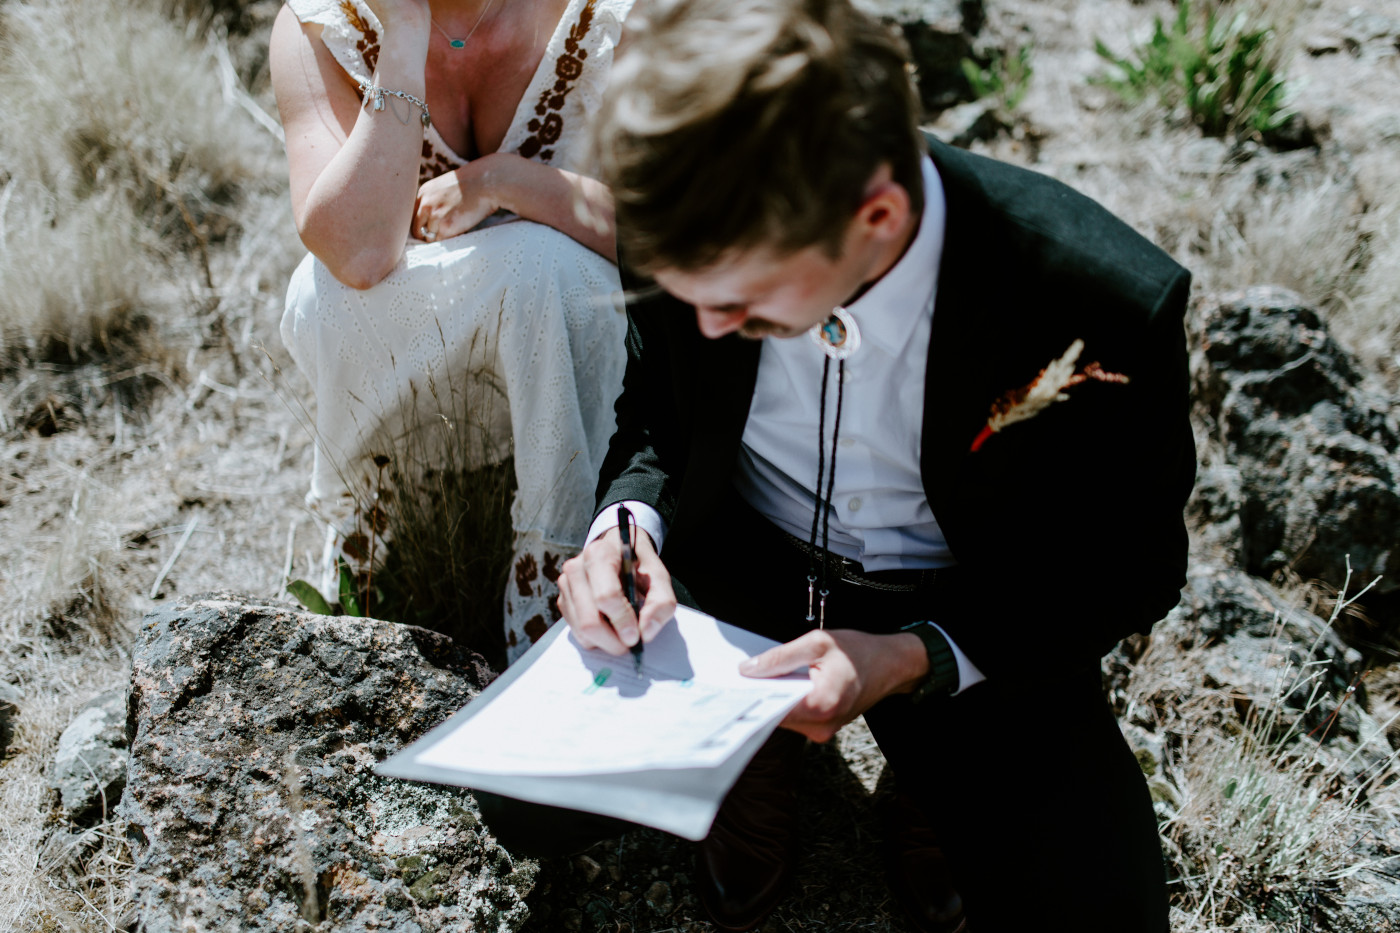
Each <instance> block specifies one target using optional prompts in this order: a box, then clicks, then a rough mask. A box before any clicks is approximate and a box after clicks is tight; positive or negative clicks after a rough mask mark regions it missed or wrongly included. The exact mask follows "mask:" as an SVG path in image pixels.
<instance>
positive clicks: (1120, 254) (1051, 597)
mask: <svg viewBox="0 0 1400 933" xmlns="http://www.w3.org/2000/svg"><path fill="white" fill-rule="evenodd" d="M929 152H930V155H931V156H932V158H933V161H934V163H935V165H936V166H937V167H938V173H939V176H940V177H941V179H942V182H943V186H944V190H945V193H946V196H947V233H946V237H945V245H944V247H943V256H942V261H941V263H940V266H939V278H938V291H937V298H936V304H935V311H934V317H933V329H932V337H931V339H930V341H929V348H928V371H927V377H926V379H927V382H926V387H925V392H924V414H923V425H922V432H923V433H922V459H921V463H920V469H921V472H922V475H923V483H924V490H925V492H926V493H927V496H928V501H929V505H930V506H931V507H932V509H933V514H934V517H935V518H936V519H937V521H938V524H939V527H940V528H941V529H942V531H943V533H944V535H945V537H946V539H947V542H948V545H949V547H950V548H951V550H952V553H953V556H954V557H955V558H956V559H957V561H958V566H957V568H955V569H954V570H953V571H951V572H947V573H943V572H940V573H939V574H938V578H937V581H936V582H935V584H934V585H933V586H932V588H931V590H930V595H929V597H928V606H927V618H928V619H930V620H932V621H935V622H937V623H938V624H939V625H941V626H942V627H943V628H944V629H945V631H947V633H948V634H949V636H950V637H951V638H952V639H953V640H954V641H955V642H956V643H957V644H958V646H959V647H960V648H962V649H963V651H965V652H966V653H967V655H968V656H969V657H970V658H971V659H972V660H973V661H974V662H975V663H976V664H977V665H978V666H979V667H980V668H981V669H982V671H983V672H985V673H986V675H987V676H988V677H989V678H992V679H1000V678H1003V677H1008V678H1018V677H1023V676H1046V675H1049V676H1054V675H1055V674H1056V673H1057V672H1063V671H1066V670H1068V669H1075V668H1083V667H1085V666H1088V665H1092V664H1096V663H1097V659H1098V658H1099V657H1101V656H1102V655H1103V654H1104V653H1106V652H1107V651H1108V650H1110V649H1111V648H1112V647H1113V645H1114V644H1115V643H1117V641H1118V640H1119V639H1121V638H1123V637H1124V636H1125V635H1128V634H1130V633H1132V632H1134V631H1146V630H1147V629H1148V628H1150V627H1151V626H1152V624H1153V623H1154V622H1156V621H1157V620H1158V619H1160V618H1161V617H1162V616H1164V615H1165V614H1166V613H1167V611H1168V610H1170V609H1171V608H1172V606H1174V605H1175V604H1176V602H1177V599H1178V597H1179V593H1180V588H1181V586H1182V585H1183V583H1184V581H1185V570H1186V549H1187V538H1186V528H1185V524H1184V521H1183V515H1182V512H1183V507H1184V505H1185V502H1186V498H1187V496H1188V494H1189V493H1190V490H1191V485H1192V482H1193V479H1194V476H1195V445H1194V443H1193V440H1192V435H1191V427H1190V424H1189V422H1188V417H1187V412H1188V404H1189V402H1188V389H1187V363H1186V348H1185V340H1184V336H1183V327H1182V316H1183V313H1184V309H1185V305H1186V299H1187V294H1188V290H1189V284H1190V276H1189V274H1188V273H1187V272H1186V270H1184V269H1182V268H1181V267H1180V266H1178V265H1177V264H1176V263H1175V262H1173V261H1172V260H1171V259H1170V258H1168V257H1167V255H1166V254H1165V253H1163V252H1162V251H1161V250H1159V249H1158V248H1157V247H1155V246H1153V245H1152V244H1151V243H1149V242H1148V241H1147V240H1145V239H1143V238H1142V237H1141V236H1139V235H1138V234H1136V233H1135V232H1133V231H1132V230H1131V229H1130V228H1129V227H1128V226H1127V225H1125V224H1124V223H1122V222H1121V221H1119V220H1117V219H1116V218H1114V217H1113V216H1112V215H1111V214H1109V213H1108V212H1107V211H1106V210H1104V209H1103V208H1102V207H1100V206H1099V205H1098V204H1096V203H1094V202H1093V201H1091V200H1089V199H1088V198H1085V197H1083V196H1082V195H1079V194H1077V193H1075V192H1074V191H1072V190H1071V189H1070V188H1068V187H1066V186H1065V185H1063V184H1060V183H1058V182H1056V181H1053V180H1051V179H1049V178H1047V177H1045V176H1042V175H1039V174H1036V173H1033V172H1029V171H1026V170H1023V169H1018V168H1014V167H1012V166H1009V165H1005V164H1002V163H999V162H995V161H992V160H990V159H986V158H982V157H979V156H975V155H972V154H970V153H967V152H964V151H961V150H957V149H953V148H951V147H948V146H945V145H942V144H939V143H937V142H934V141H930V146H929ZM623 282H624V285H625V286H626V287H627V288H628V289H629V293H631V297H629V302H628V317H629V326H628V334H627V352H628V362H627V372H626V377H625V380H624V388H623V392H622V395H621V397H620V398H619V399H618V402H617V423H618V428H617V433H616V434H615V435H614V436H613V439H612V442H611V446H610V449H609V453H608V456H607V458H606V460H605V461H604V464H603V468H602V472H601V477H600V483H599V490H598V494H599V508H600V509H601V508H602V507H604V506H607V505H609V504H611V503H613V502H617V501H620V500H623V499H638V500H641V501H644V502H648V503H650V504H651V505H653V506H655V507H656V508H657V510H658V511H659V512H660V514H661V515H662V517H663V518H664V519H665V520H666V522H667V525H668V533H667V537H666V545H665V552H664V554H663V557H664V559H665V561H666V563H667V565H668V567H670V568H671V570H672V572H673V573H675V574H676V576H677V577H678V579H681V580H682V581H684V580H686V579H687V578H691V579H693V578H695V577H696V576H697V575H702V574H714V575H733V574H736V573H738V572H741V571H740V570H739V568H738V567H736V563H735V561H736V548H741V547H742V545H743V542H733V541H730V540H728V539H727V535H728V525H727V523H726V510H728V509H729V508H730V505H729V503H732V502H733V492H732V486H731V478H732V476H733V474H734V469H735V462H736V457H737V454H738V450H739V441H740V437H741V435H742V434H743V430H744V424H745V421H746V419H747V417H748V409H749V403H750V401H751V399H752V396H753V388H754V381H755V378H756V374H757V371H758V360H759V344H758V343H757V342H753V341H746V340H743V339H741V338H739V337H737V336H736V335H732V334H731V335H729V336H726V337H724V338H721V339H719V340H708V339H706V338H704V337H703V336H702V335H701V334H700V332H699V330H698V329H697V326H696V321H695V313H694V310H693V308H691V307H690V306H689V305H686V304H683V303H681V302H679V301H677V300H676V299H674V298H672V297H670V296H669V295H666V294H665V293H662V292H659V291H658V290H656V289H655V288H654V287H653V288H648V285H649V283H647V282H645V281H642V280H639V279H638V278H637V277H635V276H633V275H631V274H629V272H628V270H627V269H626V267H625V257H624V269H623ZM910 311H911V313H916V309H914V308H911V309H910ZM1076 338H1079V339H1082V340H1083V341H1084V352H1083V354H1082V355H1081V357H1080V360H1079V363H1080V365H1081V366H1082V365H1083V364H1086V363H1089V362H1091V361H1097V362H1099V363H1101V364H1102V365H1103V367H1104V369H1106V370H1109V371H1111V372H1117V373H1123V374H1125V375H1127V376H1128V377H1129V379H1130V380H1131V381H1130V382H1129V383H1128V384H1126V385H1116V384H1104V383H1098V382H1089V383H1086V384H1083V385H1080V386H1077V387H1074V388H1072V389H1071V390H1070V392H1069V394H1070V399H1069V400H1068V401H1064V402H1058V403H1056V404H1054V405H1052V406H1050V407H1049V408H1048V409H1046V410H1045V411H1043V412H1042V413H1041V414H1040V415H1039V416H1037V417H1035V418H1034V419H1032V420H1029V421H1023V422H1020V423H1017V424H1013V425H1011V426H1009V427H1007V428H1006V429H1005V430H1004V431H1002V432H1001V433H998V434H994V435H993V436H992V437H991V438H990V439H988V440H987V441H986V443H985V444H984V445H983V446H982V448H981V449H980V450H978V451H977V452H972V451H971V449H970V448H971V445H972V442H973V439H974V438H975V437H976V436H977V434H978V433H979V431H980V430H981V428H982V427H983V425H984V424H986V422H987V419H988V416H989V414H990V406H991V404H992V402H993V400H995V399H997V398H998V397H999V396H1001V395H1002V394H1003V393H1005V392H1006V391H1007V390H1010V389H1013V388H1018V387H1021V386H1024V385H1026V384H1027V383H1029V382H1030V381H1031V380H1032V379H1033V378H1034V377H1035V376H1036V374H1037V373H1038V372H1039V371H1040V370H1041V369H1042V368H1043V367H1044V366H1045V365H1046V364H1047V363H1049V362H1050V361H1051V360H1053V359H1055V358H1057V357H1059V356H1060V355H1061V354H1063V353H1064V352H1065V350H1066V349H1067V348H1068V347H1069V346H1070V344H1071V343H1072V342H1073V341H1074V340H1075V339H1076ZM818 388H819V387H818V386H816V385H813V386H812V391H813V392H814V393H815V392H817V391H818ZM913 427H914V426H912V425H911V429H913ZM811 449H812V457H813V466H812V470H813V475H814V476H815V473H816V462H815V458H816V439H815V438H813V439H812V444H811ZM869 494H870V495H878V494H879V491H878V490H871V491H870V493H869ZM760 572H761V571H760ZM774 585H786V586H794V587H796V588H797V589H798V590H800V591H801V592H805V585H803V581H796V582H793V581H774ZM799 611H800V610H799Z"/></svg>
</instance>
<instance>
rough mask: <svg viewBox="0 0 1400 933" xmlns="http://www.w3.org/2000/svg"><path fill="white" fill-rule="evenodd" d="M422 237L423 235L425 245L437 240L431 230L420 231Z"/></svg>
mask: <svg viewBox="0 0 1400 933" xmlns="http://www.w3.org/2000/svg"><path fill="white" fill-rule="evenodd" d="M422 235H423V242H425V243H431V242H433V241H434V240H436V239H437V234H436V233H434V232H433V231H431V230H424V231H422Z"/></svg>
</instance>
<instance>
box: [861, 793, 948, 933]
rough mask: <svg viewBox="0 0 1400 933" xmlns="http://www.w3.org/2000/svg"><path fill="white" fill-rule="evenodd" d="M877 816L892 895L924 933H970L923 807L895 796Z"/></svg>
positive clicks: (883, 804) (881, 806) (878, 806)
mask: <svg viewBox="0 0 1400 933" xmlns="http://www.w3.org/2000/svg"><path fill="white" fill-rule="evenodd" d="M876 812H877V814H878V816H879V819H880V826H881V843H882V845H881V850H882V854H883V856H884V861H885V875H886V877H887V878H888V879H889V884H890V890H891V891H892V892H893V893H894V896H895V900H897V901H899V904H900V906H901V907H903V908H904V912H905V914H906V915H907V916H908V918H909V921H910V923H912V924H913V925H914V928H915V929H916V930H918V931H919V933H967V919H966V917H965V916H964V915H963V903H962V897H961V896H959V894H958V891H957V889H956V888H954V887H953V881H952V876H951V875H950V874H949V872H948V862H947V859H946V858H944V856H943V850H942V849H941V848H940V847H939V845H938V839H937V837H936V836H935V835H934V833H933V828H932V827H931V826H930V825H929V822H928V818H927V817H926V816H925V815H924V811H923V808H922V807H920V806H919V804H918V803H917V802H916V801H915V800H914V799H913V798H912V797H910V796H909V795H908V794H901V793H900V792H898V791H894V792H892V793H890V794H888V795H887V796H885V797H883V798H881V799H880V801H879V802H878V803H877V804H876Z"/></svg>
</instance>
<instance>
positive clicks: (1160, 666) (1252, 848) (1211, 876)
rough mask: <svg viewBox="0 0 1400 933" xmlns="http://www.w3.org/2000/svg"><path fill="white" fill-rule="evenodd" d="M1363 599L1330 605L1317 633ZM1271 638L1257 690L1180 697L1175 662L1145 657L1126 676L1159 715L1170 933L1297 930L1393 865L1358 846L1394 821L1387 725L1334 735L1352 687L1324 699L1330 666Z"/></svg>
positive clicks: (1157, 783) (1187, 691) (1138, 697)
mask: <svg viewBox="0 0 1400 933" xmlns="http://www.w3.org/2000/svg"><path fill="white" fill-rule="evenodd" d="M1364 592H1365V590H1362V592H1361V593H1358V594H1356V595H1355V596H1351V597H1346V596H1345V595H1343V596H1342V597H1341V598H1339V599H1338V600H1337V601H1336V602H1335V603H1334V606H1333V611H1332V615H1331V618H1330V620H1329V623H1328V624H1329V627H1330V626H1331V625H1335V623H1336V622H1337V620H1338V619H1339V618H1340V617H1341V616H1342V615H1343V614H1344V613H1345V612H1346V611H1347V609H1348V607H1350V606H1351V605H1352V604H1353V603H1354V602H1355V601H1356V599H1358V598H1359V597H1360V596H1361V595H1362V594H1363V593H1364ZM1344 593H1345V586H1344V587H1343V594H1344ZM1281 631H1282V623H1281V622H1279V623H1277V628H1276V633H1275V651H1274V652H1273V654H1274V655H1275V656H1276V657H1277V662H1278V663H1277V671H1278V674H1277V679H1276V681H1275V683H1274V686H1273V689H1272V691H1271V692H1270V693H1269V695H1267V696H1263V697H1244V696H1241V695H1239V694H1238V693H1237V692H1235V691H1227V692H1226V693H1202V692H1200V691H1199V690H1195V691H1192V689H1191V688H1190V686H1189V685H1184V684H1182V683H1178V682H1177V681H1178V680H1179V677H1178V674H1179V673H1180V670H1181V667H1180V665H1178V664H1177V663H1175V660H1171V661H1163V660H1162V659H1156V660H1155V661H1154V660H1152V659H1151V655H1149V658H1148V660H1147V661H1145V668H1146V669H1145V670H1139V671H1138V672H1137V673H1135V674H1134V681H1135V683H1134V685H1133V689H1132V691H1131V692H1132V693H1133V694H1134V696H1135V701H1134V702H1136V703H1137V704H1138V705H1139V706H1142V707H1155V708H1157V710H1158V711H1159V715H1161V716H1162V717H1163V721H1162V723H1161V724H1160V726H1159V729H1158V734H1159V735H1161V736H1163V737H1164V739H1165V741H1166V748H1167V749H1168V754H1167V760H1166V761H1165V762H1164V764H1166V765H1167V767H1168V771H1167V773H1166V774H1165V775H1161V776H1157V777H1153V778H1151V779H1150V780H1149V783H1150V784H1151V786H1152V788H1153V796H1154V799H1155V800H1158V801H1159V803H1158V804H1157V806H1158V811H1159V818H1163V822H1162V823H1161V829H1162V837H1163V840H1164V844H1165V845H1166V846H1167V848H1168V850H1169V851H1170V853H1171V856H1170V860H1171V862H1172V866H1173V871H1172V873H1173V875H1174V876H1175V878H1174V881H1173V913H1174V923H1173V929H1174V930H1177V931H1180V933H1205V931H1218V930H1278V931H1283V930H1295V929H1299V928H1305V927H1304V925H1305V924H1306V923H1308V922H1311V921H1310V919H1309V918H1311V917H1312V915H1313V911H1314V909H1315V907H1316V905H1317V903H1318V902H1319V900H1325V899H1326V898H1327V897H1328V896H1329V894H1331V893H1332V892H1334V891H1335V890H1337V887H1338V885H1339V883H1340V882H1342V881H1343V880H1344V879H1347V878H1351V877H1354V876H1356V875H1358V874H1360V873H1362V872H1365V871H1367V870H1371V869H1383V868H1385V869H1386V870H1390V869H1389V866H1393V864H1394V861H1393V858H1394V857H1390V856H1387V855H1386V854H1385V851H1384V849H1383V848H1381V849H1377V848H1376V847H1374V846H1368V845H1366V842H1367V839H1368V838H1369V837H1371V836H1372V835H1373V830H1374V829H1375V827H1376V826H1378V825H1379V824H1380V823H1382V822H1384V821H1386V820H1390V819H1393V817H1394V814H1393V813H1390V812H1389V811H1388V810H1387V809H1386V808H1385V807H1383V806H1380V805H1379V804H1378V802H1377V801H1376V800H1375V799H1374V798H1375V796H1376V792H1377V791H1379V790H1382V789H1383V788H1386V787H1388V786H1390V785H1393V784H1394V783H1395V781H1396V779H1397V777H1398V776H1400V772H1397V770H1396V759H1397V756H1400V752H1394V751H1392V750H1391V747H1390V745H1389V743H1388V742H1387V740H1386V731H1387V729H1388V728H1390V727H1391V725H1392V724H1393V722H1387V723H1384V724H1374V725H1373V726H1363V728H1361V729H1360V730H1359V737H1358V739H1357V741H1355V742H1353V741H1352V740H1350V739H1342V738H1340V737H1337V738H1335V739H1334V736H1333V735H1332V732H1333V730H1334V727H1335V725H1336V722H1337V718H1338V716H1339V715H1340V714H1341V713H1342V712H1343V707H1344V706H1345V705H1346V704H1347V703H1349V702H1351V703H1355V702H1359V700H1357V699H1356V698H1355V696H1354V693H1355V691H1354V687H1355V685H1354V684H1353V689H1349V690H1344V691H1341V692H1335V691H1333V690H1332V689H1330V688H1329V683H1328V682H1329V679H1330V677H1331V670H1332V664H1331V662H1328V661H1312V662H1305V663H1302V664H1298V663H1295V662H1294V661H1292V660H1289V658H1288V655H1289V648H1288V645H1287V644H1286V643H1284V642H1283V641H1281V640H1280V639H1279V638H1278V636H1279V634H1281ZM1322 641H1323V633H1319V635H1318V636H1317V641H1316V642H1315V643H1314V644H1313V646H1312V650H1313V651H1315V650H1316V649H1317V647H1318V646H1319V645H1320V644H1322ZM1305 656H1311V651H1309V652H1307V653H1306V654H1305ZM1183 688H1184V689H1183ZM1193 693H1194V695H1193ZM1242 708H1245V710H1246V711H1245V712H1243V714H1241V713H1240V711H1241V709H1242Z"/></svg>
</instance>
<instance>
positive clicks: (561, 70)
mask: <svg viewBox="0 0 1400 933" xmlns="http://www.w3.org/2000/svg"><path fill="white" fill-rule="evenodd" d="M593 4H594V0H588V2H587V3H585V4H584V6H583V9H582V10H580V11H579V14H578V21H577V22H576V23H574V25H573V26H572V27H570V29H569V37H568V38H567V39H565V40H564V54H562V55H560V56H559V57H558V58H557V59H555V61H554V75H555V78H556V79H557V80H556V81H555V82H554V86H553V87H551V88H546V89H545V90H544V91H543V92H542V93H541V94H540V98H539V102H538V103H536V104H535V118H534V119H533V120H531V121H530V122H529V123H527V124H526V128H527V129H529V131H530V136H529V138H528V139H526V140H525V141H524V142H523V143H521V144H520V148H519V149H517V150H516V152H518V153H520V154H521V155H523V156H524V157H525V158H527V159H533V158H535V156H537V155H538V156H539V158H540V161H541V162H548V161H550V160H551V159H553V158H554V150H553V149H550V148H546V147H547V146H553V145H554V144H555V143H557V142H558V141H559V137H560V136H561V135H563V132H564V117H563V115H562V114H561V113H560V111H562V110H563V109H564V101H565V100H566V99H567V98H568V96H569V92H570V91H572V90H573V89H574V83H575V82H576V81H578V79H579V78H580V77H581V76H582V75H583V61H584V59H586V58H587V57H588V50H587V49H585V48H584V47H583V44H582V43H583V37H584V36H586V35H588V30H589V29H591V28H592V27H593Z"/></svg>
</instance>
